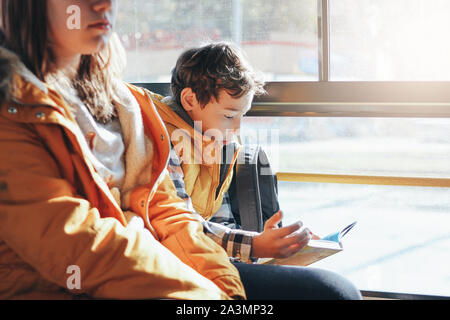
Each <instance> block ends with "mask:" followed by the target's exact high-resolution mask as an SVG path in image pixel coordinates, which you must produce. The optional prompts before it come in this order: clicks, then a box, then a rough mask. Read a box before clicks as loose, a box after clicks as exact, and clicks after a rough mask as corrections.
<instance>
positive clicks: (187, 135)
mask: <svg viewBox="0 0 450 320" xmlns="http://www.w3.org/2000/svg"><path fill="white" fill-rule="evenodd" d="M161 99H162V97H161V96H158V95H155V96H154V100H155V101H156V102H155V104H156V107H157V110H158V113H159V115H160V116H161V119H162V120H163V121H164V124H165V125H166V128H167V131H168V132H169V135H170V138H171V142H172V145H173V146H174V149H175V151H176V153H177V155H178V156H179V157H180V158H184V159H186V161H182V163H181V168H182V170H183V175H184V184H185V188H186V193H187V194H188V195H189V197H190V198H191V199H192V205H193V206H194V209H195V210H196V211H197V212H198V213H199V214H200V215H202V217H203V218H204V219H206V220H209V219H210V218H211V217H212V216H213V215H214V214H215V213H216V212H217V210H219V208H220V206H221V205H222V202H223V197H224V195H225V193H226V192H227V191H228V189H229V187H230V184H231V180H232V179H233V166H234V164H235V162H236V159H237V155H238V153H239V150H240V149H241V146H240V145H239V146H238V148H237V150H236V151H235V152H234V155H233V159H232V160H231V162H230V165H229V167H228V171H227V173H226V176H225V178H224V180H223V183H222V185H221V186H220V189H219V192H217V195H216V190H217V188H218V186H219V183H220V160H221V159H222V147H223V145H222V144H217V143H216V142H215V141H213V140H210V139H208V138H207V137H206V136H204V135H203V134H202V133H201V132H196V131H195V129H194V128H193V127H192V126H191V125H189V124H188V123H187V122H186V121H185V120H183V119H182V118H181V117H180V116H179V115H178V114H177V113H176V112H175V111H173V110H172V109H171V108H170V106H168V105H166V104H164V103H160V102H159V101H160V100H161ZM186 147H188V148H186ZM186 152H187V153H188V154H186ZM205 159H206V160H205Z"/></svg>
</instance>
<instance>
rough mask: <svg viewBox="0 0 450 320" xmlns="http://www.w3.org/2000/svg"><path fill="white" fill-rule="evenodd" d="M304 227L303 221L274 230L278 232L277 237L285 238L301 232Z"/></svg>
mask: <svg viewBox="0 0 450 320" xmlns="http://www.w3.org/2000/svg"><path fill="white" fill-rule="evenodd" d="M302 226H303V223H302V222H301V221H298V222H296V223H293V224H290V225H288V226H285V227H282V228H278V229H276V230H274V232H276V235H277V237H279V238H284V237H286V236H288V235H290V234H291V233H293V232H295V231H297V230H299V229H300V228H301V227H302Z"/></svg>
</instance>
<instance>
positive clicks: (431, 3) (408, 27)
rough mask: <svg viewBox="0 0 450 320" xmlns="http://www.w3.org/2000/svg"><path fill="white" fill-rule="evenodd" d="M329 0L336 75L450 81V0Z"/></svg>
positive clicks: (339, 77)
mask: <svg viewBox="0 0 450 320" xmlns="http://www.w3.org/2000/svg"><path fill="white" fill-rule="evenodd" d="M329 3H330V7H329V8H330V9H329V10H330V79H331V80H353V81H354V80H371V81H378V80H381V81H389V80H392V81H409V80H423V81H428V80H432V81H439V80H450V59H449V58H448V57H449V56H450V42H449V41H448V40H447V38H448V35H447V33H448V30H450V19H449V13H450V1H448V0H377V1H373V0H331V1H330V2H329Z"/></svg>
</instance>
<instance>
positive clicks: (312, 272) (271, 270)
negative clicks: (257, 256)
mask: <svg viewBox="0 0 450 320" xmlns="http://www.w3.org/2000/svg"><path fill="white" fill-rule="evenodd" d="M233 264H234V266H235V267H236V268H237V269H238V271H239V274H240V276H241V280H242V283H243V284H244V288H245V292H246V294H247V299H248V300H329V299H332V300H360V299H361V298H362V297H361V293H360V291H359V290H358V289H357V288H356V287H355V286H354V285H353V284H352V283H351V282H350V281H349V280H347V279H346V278H344V277H343V276H341V275H339V274H337V273H334V272H331V271H328V270H323V269H318V268H312V267H297V266H275V265H260V264H246V263H240V262H235V263H233Z"/></svg>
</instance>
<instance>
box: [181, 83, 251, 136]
mask: <svg viewBox="0 0 450 320" xmlns="http://www.w3.org/2000/svg"><path fill="white" fill-rule="evenodd" d="M187 89H188V90H190V88H187ZM185 90H186V89H185ZM190 92H191V93H192V95H193V98H194V99H192V100H191V102H193V103H190V102H188V103H187V104H188V106H186V105H185V103H184V101H183V99H182V102H183V107H184V108H185V110H186V111H187V112H188V114H189V115H190V116H191V119H192V120H193V121H194V122H195V121H201V126H202V132H203V134H204V135H206V136H214V138H215V139H216V141H218V142H221V141H222V142H223V143H227V142H229V141H231V140H232V137H233V136H234V135H236V134H237V133H238V131H239V129H240V127H241V120H242V117H243V116H244V115H245V114H246V113H247V111H249V110H250V108H251V104H252V101H253V92H249V93H247V94H246V95H243V96H242V97H240V98H236V97H233V96H231V95H230V94H229V93H228V92H227V91H226V90H221V91H220V92H219V97H218V100H216V99H214V97H213V98H211V101H210V102H209V103H207V104H206V105H205V106H204V107H203V108H202V107H201V106H200V103H198V101H197V99H196V97H195V93H193V92H192V91H191V90H190Z"/></svg>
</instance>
